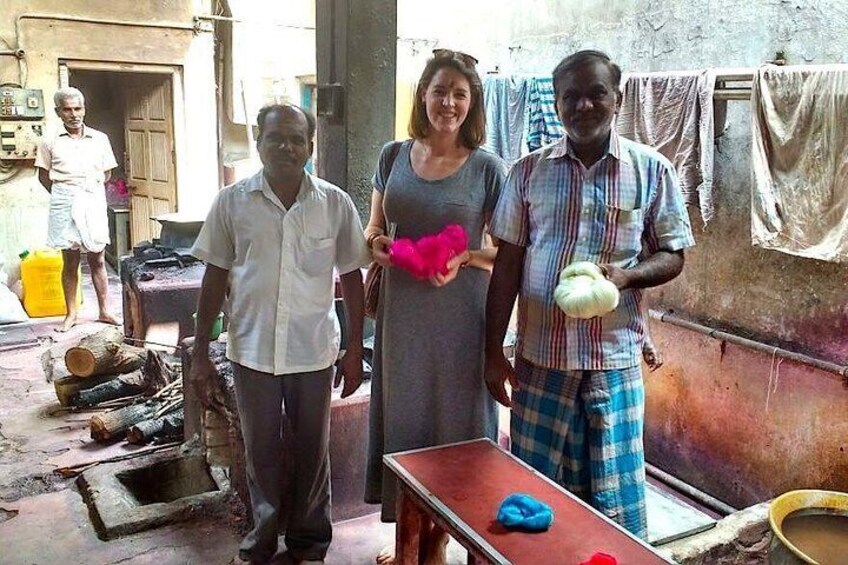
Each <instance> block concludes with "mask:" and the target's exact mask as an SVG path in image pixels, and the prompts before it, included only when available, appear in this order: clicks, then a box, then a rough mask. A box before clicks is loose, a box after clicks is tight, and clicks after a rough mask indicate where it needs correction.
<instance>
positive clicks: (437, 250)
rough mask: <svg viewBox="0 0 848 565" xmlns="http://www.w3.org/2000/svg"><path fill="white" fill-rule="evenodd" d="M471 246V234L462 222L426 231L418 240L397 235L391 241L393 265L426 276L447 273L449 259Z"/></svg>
mask: <svg viewBox="0 0 848 565" xmlns="http://www.w3.org/2000/svg"><path fill="white" fill-rule="evenodd" d="M467 248H468V234H466V233H465V229H463V227H462V226H460V225H456V224H451V225H449V226H446V227H445V229H443V230H442V231H441V232H439V233H437V234H435V235H425V236H424V237H422V238H421V239H419V240H418V241H412V240H411V239H405V238H401V239H396V240H395V241H393V242H392V243H391V244H390V245H389V259H390V260H391V262H392V265H394V266H396V267H400V268H401V269H403V270H405V271H407V272H409V273H410V274H411V275H412V276H414V277H415V278H417V279H421V280H426V279H429V278H430V277H432V276H434V275H436V274H437V273H441V274H443V275H444V274H447V272H448V267H447V264H448V261H450V260H451V259H452V258H453V257H456V256H457V255H460V254H462V253H464V252H465V250H466V249H467Z"/></svg>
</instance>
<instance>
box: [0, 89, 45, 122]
mask: <svg viewBox="0 0 848 565" xmlns="http://www.w3.org/2000/svg"><path fill="white" fill-rule="evenodd" d="M43 119H44V95H43V94H42V92H41V90H40V89H30V88H17V87H13V86H3V87H0V120H43Z"/></svg>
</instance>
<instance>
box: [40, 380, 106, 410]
mask: <svg viewBox="0 0 848 565" xmlns="http://www.w3.org/2000/svg"><path fill="white" fill-rule="evenodd" d="M117 376H118V375H97V376H96V377H88V378H86V379H83V378H80V377H75V376H73V375H68V376H66V377H62V378H60V379H56V380H55V381H53V388H55V389H56V398H58V399H59V404H61V405H62V406H78V405H77V404H74V403H73V401H74V397H76V396H77V394H78V393H79V392H81V391H83V390H90V389H92V388H94V387H96V386H97V385H101V384H103V383H106V382H109V381H111V380H112V379H114V378H116V377H117Z"/></svg>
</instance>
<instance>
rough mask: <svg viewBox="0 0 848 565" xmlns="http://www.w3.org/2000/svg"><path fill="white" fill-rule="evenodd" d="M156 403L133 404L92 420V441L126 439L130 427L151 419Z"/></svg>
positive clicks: (90, 425)
mask: <svg viewBox="0 0 848 565" xmlns="http://www.w3.org/2000/svg"><path fill="white" fill-rule="evenodd" d="M156 408H157V404H156V403H155V402H150V403H147V402H145V403H144V404H133V405H130V406H125V407H123V408H119V409H117V410H112V411H111V412H104V413H103V414H97V415H96V416H94V417H92V418H91V422H90V424H89V427H90V428H91V439H93V440H95V441H109V440H113V439H120V438H122V437H124V435H125V434H126V432H127V430H128V429H129V428H130V426H133V425H135V424H137V423H139V422H141V421H144V420H148V419H150V418H151V417H152V416H153V414H154V413H155V412H156Z"/></svg>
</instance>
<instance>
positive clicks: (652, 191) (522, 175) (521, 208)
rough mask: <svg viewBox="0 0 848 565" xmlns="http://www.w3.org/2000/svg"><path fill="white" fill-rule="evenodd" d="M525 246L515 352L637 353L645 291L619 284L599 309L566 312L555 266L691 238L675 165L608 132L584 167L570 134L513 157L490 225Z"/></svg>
mask: <svg viewBox="0 0 848 565" xmlns="http://www.w3.org/2000/svg"><path fill="white" fill-rule="evenodd" d="M490 232H491V234H492V235H493V236H494V237H496V238H498V239H500V240H503V241H506V242H509V243H512V244H514V245H520V246H522V247H526V255H525V258H524V267H523V273H522V279H521V289H520V293H519V301H518V343H517V354H518V355H520V356H521V357H523V358H524V359H526V360H527V361H529V362H531V363H533V364H536V365H539V366H542V367H548V368H551V369H557V370H562V371H569V370H578V369H580V370H595V371H598V370H607V369H621V368H626V367H632V366H634V365H637V364H638V363H639V354H640V350H641V344H642V339H643V334H644V332H643V329H642V328H643V320H642V312H641V292H640V291H639V290H637V289H627V290H624V291H622V293H621V300H620V303H619V306H618V308H616V310H615V311H614V312H611V313H610V314H607V315H606V316H603V317H596V318H591V319H589V320H579V319H574V318H569V317H567V316H566V315H565V314H564V313H563V312H562V310H560V309H559V308H558V307H557V305H556V303H555V302H554V298H553V295H554V288H555V287H556V285H557V283H558V282H559V273H560V271H562V269H563V268H565V267H566V266H567V265H569V264H571V263H573V262H575V261H591V262H593V263H611V264H614V265H616V266H618V267H622V268H630V267H633V266H634V265H636V264H637V263H638V262H639V257H640V255H641V256H643V257H647V256H650V255H651V254H653V253H655V252H656V251H658V250H666V251H677V250H681V249H684V248H687V247H691V246H693V245H694V244H695V241H694V238H693V236H692V229H691V227H690V224H689V216H688V213H687V211H686V206H685V204H684V202H683V197H682V194H681V191H680V185H679V182H678V180H677V175H676V174H675V172H674V167H673V166H672V165H671V163H670V162H669V161H668V160H667V159H666V158H664V157H663V156H662V155H660V154H659V153H658V152H657V151H655V150H653V149H651V148H650V147H647V146H645V145H641V144H639V143H635V142H632V141H629V140H627V139H623V138H621V137H619V136H618V135H617V134H616V133H615V132H614V131H613V132H611V135H610V142H609V146H608V149H607V153H606V154H605V155H604V157H603V158H601V159H600V160H599V161H598V162H597V163H595V164H594V165H592V167H591V168H590V169H586V167H585V166H584V165H583V164H582V163H581V162H580V161H579V160H578V159H577V157H576V156H575V155H574V153H573V151H572V149H571V146H570V144H569V143H568V141H567V138H563V139H562V140H561V141H560V142H558V143H556V144H554V145H550V146H547V147H543V148H542V149H539V150H538V151H535V152H533V153H531V154H530V155H527V156H526V157H524V158H522V159H521V160H519V161H518V162H517V163H516V164H515V166H513V168H512V170H511V171H510V174H509V177H508V178H507V181H506V186H505V187H504V189H503V192H502V194H501V197H500V200H499V201H498V205H497V208H496V209H495V215H494V218H493V220H492V225H491V229H490Z"/></svg>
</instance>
